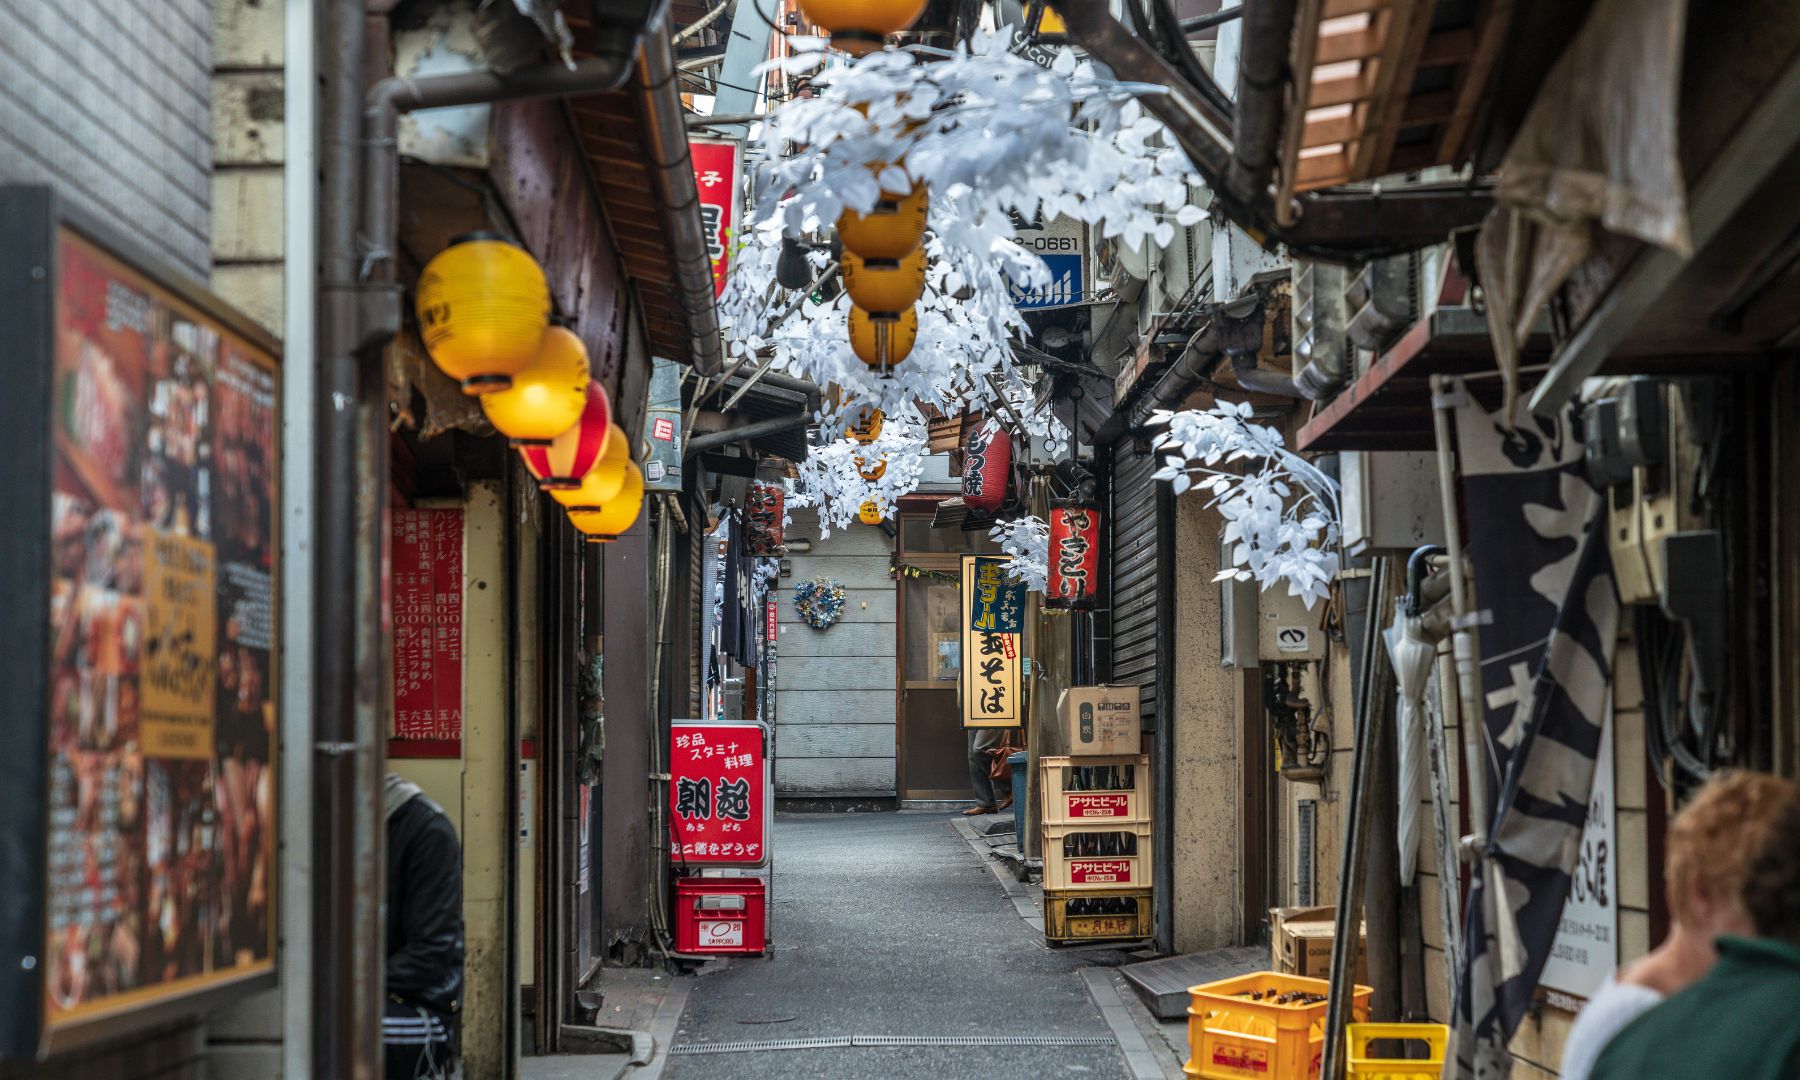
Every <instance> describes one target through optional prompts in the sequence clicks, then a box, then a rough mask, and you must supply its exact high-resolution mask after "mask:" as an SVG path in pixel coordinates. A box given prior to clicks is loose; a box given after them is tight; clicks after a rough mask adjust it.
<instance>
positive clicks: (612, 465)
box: [550, 424, 631, 508]
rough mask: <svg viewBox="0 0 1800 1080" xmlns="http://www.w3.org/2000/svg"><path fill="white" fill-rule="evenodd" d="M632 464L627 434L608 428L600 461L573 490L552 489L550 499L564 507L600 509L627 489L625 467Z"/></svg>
mask: <svg viewBox="0 0 1800 1080" xmlns="http://www.w3.org/2000/svg"><path fill="white" fill-rule="evenodd" d="M629 464H631V450H630V443H629V442H628V441H627V440H626V438H625V433H624V432H623V431H620V430H619V425H617V424H614V425H612V426H611V427H609V428H607V429H606V441H605V442H603V443H601V444H600V460H599V461H596V462H594V467H593V468H591V469H589V470H588V471H587V475H586V476H583V477H582V478H581V485H580V486H579V487H573V488H552V489H551V490H550V497H551V498H552V499H555V500H556V501H557V502H559V503H562V504H563V505H564V506H567V507H570V508H574V507H577V506H601V505H603V504H605V503H606V502H607V501H609V500H611V499H612V498H613V496H615V495H617V494H618V493H619V489H620V488H622V487H624V486H625V466H627V465H629Z"/></svg>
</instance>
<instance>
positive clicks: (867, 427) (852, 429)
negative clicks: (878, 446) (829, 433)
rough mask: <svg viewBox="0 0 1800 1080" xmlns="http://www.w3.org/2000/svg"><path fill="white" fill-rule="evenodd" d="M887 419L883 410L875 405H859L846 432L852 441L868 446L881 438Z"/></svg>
mask: <svg viewBox="0 0 1800 1080" xmlns="http://www.w3.org/2000/svg"><path fill="white" fill-rule="evenodd" d="M885 419H886V417H885V416H884V415H883V414H882V412H881V410H880V409H877V408H875V407H874V406H873V405H858V406H857V407H856V412H855V414H854V415H852V417H851V419H850V422H849V425H848V426H847V427H846V428H845V432H846V434H848V435H849V436H850V437H851V438H852V439H855V440H856V441H857V442H859V443H861V444H863V445H864V446H867V445H869V444H870V443H872V442H874V441H875V440H876V439H879V438H881V424H882V421H884V420H885Z"/></svg>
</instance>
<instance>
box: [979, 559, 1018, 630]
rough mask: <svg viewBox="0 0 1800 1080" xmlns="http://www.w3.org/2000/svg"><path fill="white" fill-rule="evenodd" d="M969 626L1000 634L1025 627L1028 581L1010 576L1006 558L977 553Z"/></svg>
mask: <svg viewBox="0 0 1800 1080" xmlns="http://www.w3.org/2000/svg"><path fill="white" fill-rule="evenodd" d="M969 629H971V630H985V631H990V632H993V633H999V634H1019V633H1023V632H1024V631H1025V583H1024V582H1022V581H1014V580H1012V579H1011V578H1009V577H1007V576H1006V560H1005V559H995V558H983V557H980V556H977V557H976V559H975V595H974V597H973V599H972V602H971V603H970V604H969Z"/></svg>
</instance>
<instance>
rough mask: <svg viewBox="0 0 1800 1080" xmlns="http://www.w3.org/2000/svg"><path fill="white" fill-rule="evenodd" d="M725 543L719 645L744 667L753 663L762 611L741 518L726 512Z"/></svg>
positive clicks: (754, 662) (754, 569)
mask: <svg viewBox="0 0 1800 1080" xmlns="http://www.w3.org/2000/svg"><path fill="white" fill-rule="evenodd" d="M729 521H730V526H729V529H728V531H727V534H726V535H727V540H726V544H725V626H724V630H725V633H724V642H723V643H722V646H721V647H722V648H723V649H724V650H725V651H726V652H727V653H730V654H731V655H732V656H734V657H736V658H737V662H738V663H740V664H742V665H744V666H745V667H755V666H756V627H757V619H758V617H759V616H760V615H761V614H762V609H761V607H760V605H758V604H757V602H756V587H755V582H754V575H755V573H756V567H755V566H754V565H753V564H752V561H751V556H750V554H749V551H748V547H747V543H746V537H745V535H744V532H745V528H744V523H743V521H742V520H741V519H740V518H739V517H738V515H737V514H735V513H734V514H731V515H730V516H729Z"/></svg>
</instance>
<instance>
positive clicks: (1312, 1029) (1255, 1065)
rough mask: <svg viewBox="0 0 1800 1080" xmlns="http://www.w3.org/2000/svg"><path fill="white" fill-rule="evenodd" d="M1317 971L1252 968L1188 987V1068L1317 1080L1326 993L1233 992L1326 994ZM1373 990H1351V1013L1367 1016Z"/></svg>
mask: <svg viewBox="0 0 1800 1080" xmlns="http://www.w3.org/2000/svg"><path fill="white" fill-rule="evenodd" d="M1329 988H1330V984H1329V983H1327V982H1326V981H1325V980H1324V979H1308V978H1305V977H1303V976H1300V975H1281V974H1278V973H1276V972H1273V971H1259V972H1253V973H1252V974H1249V975H1239V976H1237V977H1236V978H1231V979H1221V980H1220V981H1218V982H1211V983H1204V984H1202V985H1200V986H1195V987H1190V988H1189V989H1188V995H1189V997H1190V998H1191V999H1192V1000H1191V1003H1190V1004H1189V1006H1188V1046H1189V1047H1191V1048H1192V1049H1193V1054H1194V1056H1193V1058H1192V1059H1190V1060H1189V1061H1188V1063H1187V1064H1186V1065H1185V1066H1184V1067H1183V1072H1185V1073H1186V1074H1187V1075H1189V1076H1199V1077H1205V1078H1207V1080H1316V1078H1317V1077H1318V1075H1319V1068H1320V1066H1321V1064H1322V1063H1323V1060H1324V1056H1325V1053H1324V1052H1325V1011H1326V1009H1327V1007H1328V1006H1329V1004H1330V1003H1329V1002H1327V1001H1317V1002H1313V1003H1311V1004H1301V1003H1299V1002H1296V1003H1293V1004H1289V1005H1278V1004H1276V1003H1275V1002H1273V1001H1253V1000H1251V999H1250V998H1248V997H1242V996H1239V995H1241V994H1244V993H1246V992H1249V991H1254V990H1271V989H1272V990H1275V991H1276V992H1277V993H1282V994H1285V993H1288V992H1290V991H1296V990H1298V991H1302V992H1305V993H1309V994H1319V995H1323V994H1325V993H1326V992H1327V991H1328V990H1329ZM1374 992H1375V991H1374V990H1372V989H1370V988H1369V987H1367V986H1358V987H1356V988H1355V989H1354V990H1353V991H1352V996H1351V1002H1350V1012H1351V1019H1352V1020H1356V1021H1362V1020H1366V1019H1368V1016H1369V997H1370V995H1372V994H1373V993H1374Z"/></svg>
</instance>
